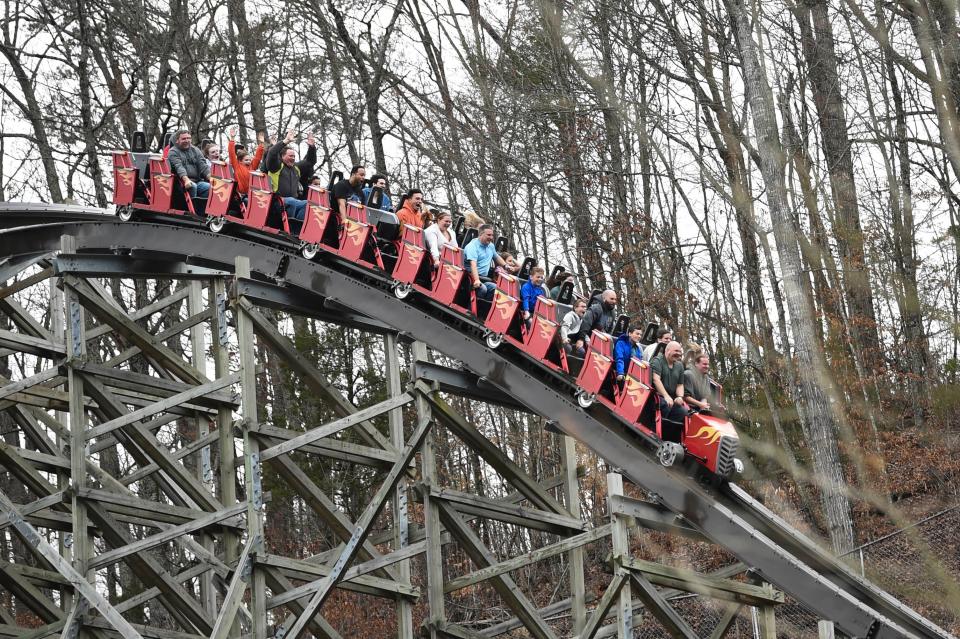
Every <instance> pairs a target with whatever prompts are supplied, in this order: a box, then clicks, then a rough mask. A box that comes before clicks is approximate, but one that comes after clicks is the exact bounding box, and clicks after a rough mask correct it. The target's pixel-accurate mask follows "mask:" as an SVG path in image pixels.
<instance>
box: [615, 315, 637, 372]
mask: <svg viewBox="0 0 960 639" xmlns="http://www.w3.org/2000/svg"><path fill="white" fill-rule="evenodd" d="M642 337H643V329H642V328H641V327H640V326H638V325H637V324H633V325H631V326H630V328H628V329H627V332H626V333H624V334H623V335H621V336H620V337H618V338H617V344H616V346H614V348H613V357H614V360H615V361H616V363H617V381H618V382H623V376H624V375H626V374H627V370H628V369H629V368H630V358H631V357H636V358H637V359H639V360H641V361H643V351H642V350H640V339H641V338H642Z"/></svg>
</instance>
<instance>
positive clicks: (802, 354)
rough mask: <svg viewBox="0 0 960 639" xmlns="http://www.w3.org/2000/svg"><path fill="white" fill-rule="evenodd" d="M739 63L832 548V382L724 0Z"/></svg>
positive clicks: (738, 21) (841, 509)
mask: <svg viewBox="0 0 960 639" xmlns="http://www.w3.org/2000/svg"><path fill="white" fill-rule="evenodd" d="M724 4H725V5H726V8H727V12H728V13H729V15H730V20H731V23H732V26H733V31H734V34H735V36H736V40H737V46H738V47H739V49H740V57H741V61H742V63H743V72H744V82H745V84H746V88H747V100H748V102H749V105H750V111H751V116H752V119H753V124H754V127H755V128H756V135H757V142H758V150H759V155H760V171H761V173H762V175H763V181H764V184H765V185H766V187H767V204H768V206H769V208H770V217H771V222H772V226H773V235H774V238H775V240H776V243H777V252H778V254H779V256H780V265H781V269H782V273H783V284H784V292H785V294H786V301H787V307H788V308H789V311H790V324H791V329H792V332H793V340H794V345H795V357H796V360H797V369H798V373H799V374H798V379H797V386H798V388H797V399H798V402H797V408H798V410H799V412H800V416H801V420H802V421H803V423H804V425H805V428H806V432H807V433H808V439H809V445H810V450H811V456H812V458H813V465H814V470H815V472H816V476H817V479H818V481H819V484H820V486H819V487H820V492H821V503H822V506H823V510H824V515H825V517H826V520H827V522H828V527H829V533H830V541H831V543H832V544H833V548H834V550H835V551H837V552H842V551H844V550H847V549H849V548H852V547H853V543H854V537H853V521H852V519H851V514H850V503H849V500H848V499H847V496H846V494H845V493H844V485H845V482H844V477H843V467H842V465H841V463H840V453H839V450H838V447H837V429H838V424H837V419H836V416H835V415H834V414H833V410H832V408H831V405H830V401H829V398H828V394H827V393H825V392H824V390H823V388H821V386H820V384H821V383H823V384H825V385H828V387H830V386H832V381H831V379H830V373H829V370H828V369H827V366H826V362H825V361H824V359H823V355H822V353H821V352H820V348H819V345H818V344H815V343H814V335H815V334H816V330H815V327H814V320H813V317H812V313H811V308H810V305H809V303H808V296H807V293H806V288H807V287H808V286H809V283H808V282H806V281H805V280H804V277H803V272H802V270H801V259H800V250H799V248H798V246H797V238H796V236H795V234H794V226H793V224H792V222H791V218H790V211H789V207H788V203H787V187H786V182H785V178H784V165H785V157H784V152H783V147H782V146H781V144H780V134H779V130H778V125H777V117H776V110H775V107H774V102H773V92H772V91H771V89H770V85H769V84H768V83H767V78H766V75H765V72H764V71H763V69H762V68H761V66H760V61H759V60H758V58H757V51H756V45H755V44H754V42H753V35H752V33H751V32H750V21H749V19H748V17H747V13H746V8H745V7H744V4H743V0H724Z"/></svg>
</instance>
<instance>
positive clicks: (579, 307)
mask: <svg viewBox="0 0 960 639" xmlns="http://www.w3.org/2000/svg"><path fill="white" fill-rule="evenodd" d="M586 312H587V302H586V300H582V299H581V300H577V301H576V302H574V303H573V310H572V311H570V312H568V313H567V314H566V315H564V316H563V320H562V321H561V323H560V338H561V340H562V342H563V350H565V351H567V354H568V355H576V356H577V357H583V356H584V354H585V350H584V348H583V340H582V339H579V338H578V339H576V341H574V342H571V339H570V338H571V337H574V338H575V337H576V336H577V334H578V333H579V332H580V322H581V320H582V319H583V314H584V313H586Z"/></svg>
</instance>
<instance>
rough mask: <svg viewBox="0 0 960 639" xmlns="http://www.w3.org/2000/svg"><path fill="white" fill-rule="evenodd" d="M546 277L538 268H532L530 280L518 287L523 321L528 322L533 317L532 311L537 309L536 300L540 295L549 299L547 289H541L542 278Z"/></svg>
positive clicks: (540, 268) (541, 269)
mask: <svg viewBox="0 0 960 639" xmlns="http://www.w3.org/2000/svg"><path fill="white" fill-rule="evenodd" d="M545 275H546V272H545V271H544V270H543V268H542V267H540V266H534V267H533V268H532V269H530V279H529V280H527V283H526V284H524V285H523V286H521V287H520V302H521V307H520V308H521V309H523V319H524V320H526V321H527V322H528V326H529V321H530V318H531V317H532V316H533V311H534V309H536V308H537V298H538V297H540V296H541V295H542V296H543V297H546V298H547V299H549V298H550V296H549V295H547V289H545V288H543V278H544V276H545Z"/></svg>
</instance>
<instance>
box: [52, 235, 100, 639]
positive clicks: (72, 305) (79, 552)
mask: <svg viewBox="0 0 960 639" xmlns="http://www.w3.org/2000/svg"><path fill="white" fill-rule="evenodd" d="M60 250H61V251H62V252H64V253H74V252H75V251H76V239H75V238H73V237H70V236H64V237H62V238H61V240H60ZM63 303H64V309H63V310H64V319H65V322H66V326H65V329H66V330H65V332H64V335H65V338H66V343H65V344H64V346H65V347H66V352H67V389H68V393H69V405H70V439H69V446H70V493H71V494H70V507H71V512H72V521H71V526H72V528H73V530H72V532H71V533H69V535H68V537H67V539H66V540H65V541H64V542H63V545H64V546H65V547H66V548H67V550H68V551H69V553H70V558H71V559H72V562H71V563H72V564H73V568H74V569H75V570H76V571H77V573H79V574H81V575H83V576H84V578H86V579H87V581H89V582H92V581H93V575H92V574H91V573H90V570H89V569H88V566H89V563H90V559H91V557H92V556H93V542H92V540H91V539H90V518H89V516H88V515H87V505H86V502H84V500H83V499H82V498H81V497H80V493H81V491H82V490H84V489H86V488H87V467H86V460H87V454H86V448H87V441H86V435H87V432H86V431H87V414H86V409H85V407H84V393H83V377H82V376H81V375H80V373H78V372H77V370H76V368H75V367H76V366H78V365H82V364H83V363H84V360H85V359H86V355H87V340H86V331H85V322H86V317H85V314H84V312H83V306H81V305H80V300H79V299H78V298H77V295H76V293H75V292H74V291H73V289H72V288H70V287H69V286H64V293H63ZM81 601H82V600H81V598H80V597H78V596H74V597H73V598H72V601H71V606H73V607H76V608H77V610H76V611H75V612H71V613H70V614H69V616H68V620H67V626H66V627H65V628H64V632H65V633H66V632H67V630H69V626H70V625H73V624H75V625H76V628H77V629H78V632H77V634H74V635H73V636H79V637H80V638H81V639H82V638H83V637H85V636H87V633H86V632H84V631H83V614H78V613H82V611H81V610H79V608H80V607H81V606H83V604H82V603H81Z"/></svg>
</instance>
